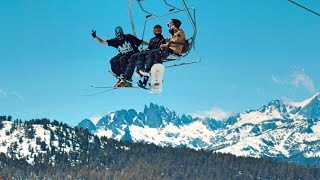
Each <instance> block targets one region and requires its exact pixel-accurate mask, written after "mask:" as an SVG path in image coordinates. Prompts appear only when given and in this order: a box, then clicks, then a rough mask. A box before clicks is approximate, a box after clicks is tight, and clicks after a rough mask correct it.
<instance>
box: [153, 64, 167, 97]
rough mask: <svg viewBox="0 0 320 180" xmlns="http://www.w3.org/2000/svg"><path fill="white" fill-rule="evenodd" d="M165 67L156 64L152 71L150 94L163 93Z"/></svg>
mask: <svg viewBox="0 0 320 180" xmlns="http://www.w3.org/2000/svg"><path fill="white" fill-rule="evenodd" d="M163 75H164V65H163V64H154V65H153V66H152V68H151V71H150V76H151V80H150V92H151V93H161V92H162V86H163Z"/></svg>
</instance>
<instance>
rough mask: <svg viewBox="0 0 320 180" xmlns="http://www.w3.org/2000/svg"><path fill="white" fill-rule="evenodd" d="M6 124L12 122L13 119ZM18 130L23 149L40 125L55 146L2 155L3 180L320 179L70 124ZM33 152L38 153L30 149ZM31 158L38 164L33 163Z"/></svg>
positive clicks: (297, 169) (18, 125)
mask: <svg viewBox="0 0 320 180" xmlns="http://www.w3.org/2000/svg"><path fill="white" fill-rule="evenodd" d="M5 120H6V121H8V118H6V119H5ZM3 121H4V119H2V120H1V121H0V128H1V129H2V128H4V126H3ZM12 124H13V125H12V127H11V129H10V131H8V132H7V133H6V135H7V136H10V134H13V133H15V131H18V130H21V129H23V133H24V138H21V140H18V142H17V143H23V141H24V140H26V139H29V140H30V139H33V138H35V139H37V137H36V136H35V135H34V134H35V129H34V125H40V127H42V128H44V129H47V130H48V131H49V132H50V137H51V138H50V143H49V144H47V143H45V142H44V141H41V140H40V139H37V140H36V142H37V144H38V146H39V147H40V149H41V151H40V152H34V153H32V155H31V156H28V157H21V156H19V152H18V151H17V146H18V145H17V143H13V144H12V145H10V147H9V148H8V151H7V153H6V154H4V153H1V154H0V179H17V178H18V179H34V178H41V179H224V180H225V179H319V177H320V169H319V168H316V167H306V166H300V165H295V164H288V163H281V162H276V161H274V160H272V159H265V158H259V159H258V158H247V157H236V156H234V155H229V154H217V153H213V152H210V151H203V150H199V151H196V150H192V149H187V148H172V147H158V146H155V145H153V144H143V143H135V144H133V143H131V142H119V141H115V140H112V139H108V138H105V137H102V138H99V137H97V136H94V135H92V134H90V133H89V132H88V130H86V129H78V128H71V127H69V126H68V125H67V124H63V123H59V122H57V121H53V122H50V120H48V119H35V120H30V121H26V122H21V121H19V120H15V121H14V122H13V123H12ZM1 129H0V130H1ZM25 137H27V138H25ZM55 142H56V143H55ZM0 143H1V142H0ZM2 143H4V142H2ZM3 145H4V144H1V146H3ZM66 149H69V150H68V151H67V150H66ZM30 151H35V150H34V149H33V148H31V147H30ZM17 157H20V158H17ZM31 158H32V159H33V161H32V162H33V163H28V160H30V159H31Z"/></svg>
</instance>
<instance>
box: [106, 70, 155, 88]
mask: <svg viewBox="0 0 320 180" xmlns="http://www.w3.org/2000/svg"><path fill="white" fill-rule="evenodd" d="M109 73H110V74H111V75H112V76H114V77H115V78H117V79H120V80H122V79H121V78H120V77H119V76H117V75H116V74H114V73H113V72H112V71H109ZM126 82H128V83H130V84H131V85H134V86H132V87H119V88H141V89H144V90H148V91H149V90H150V88H146V87H142V86H140V85H139V84H138V83H136V82H132V81H126Z"/></svg>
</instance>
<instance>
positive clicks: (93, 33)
mask: <svg viewBox="0 0 320 180" xmlns="http://www.w3.org/2000/svg"><path fill="white" fill-rule="evenodd" d="M96 33H97V31H96V30H92V33H91V36H92V37H93V38H96V37H97V35H96Z"/></svg>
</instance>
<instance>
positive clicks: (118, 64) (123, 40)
mask: <svg viewBox="0 0 320 180" xmlns="http://www.w3.org/2000/svg"><path fill="white" fill-rule="evenodd" d="M91 35H92V37H93V38H95V39H96V40H97V41H98V42H99V43H101V44H106V45H108V46H112V47H115V48H117V49H118V51H119V54H117V55H116V56H114V57H113V58H112V59H111V60H110V64H111V70H112V72H113V73H114V74H116V75H117V76H119V77H120V74H124V73H125V71H126V68H127V64H128V60H129V58H130V57H131V55H133V54H135V53H137V52H139V49H138V47H139V46H140V45H141V44H145V45H148V43H147V42H145V41H143V40H140V39H138V38H137V37H135V36H133V35H131V34H124V33H123V30H122V28H121V27H120V26H118V27H116V28H115V36H116V37H115V38H113V39H109V40H102V39H101V38H99V37H98V36H97V35H96V31H95V30H93V31H92V33H91ZM118 82H119V81H118ZM118 82H117V84H118ZM117 84H116V85H117Z"/></svg>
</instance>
